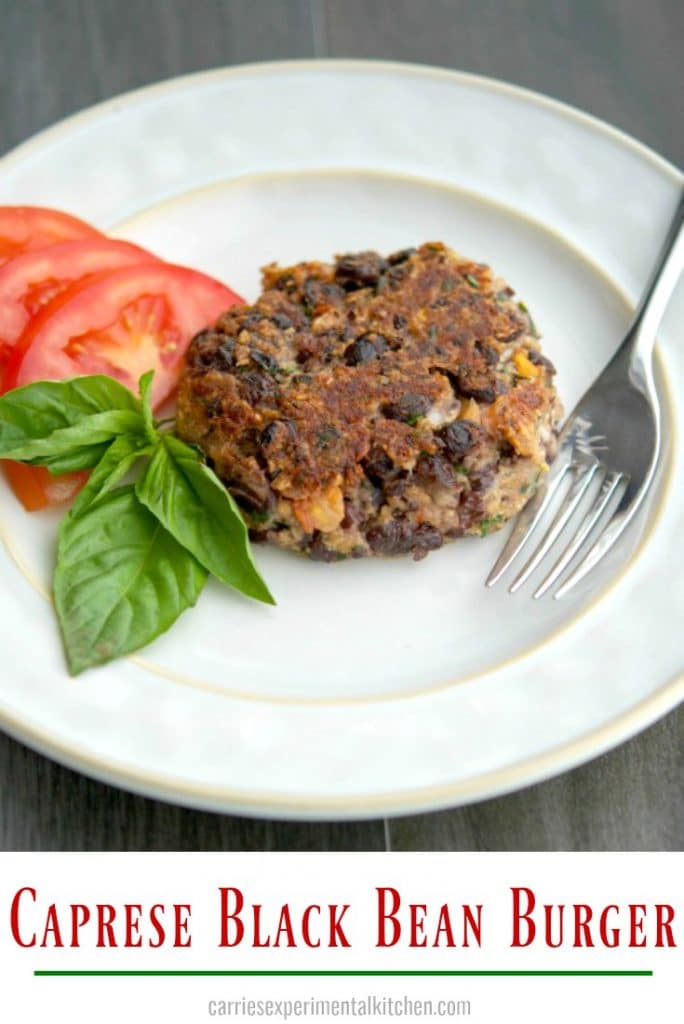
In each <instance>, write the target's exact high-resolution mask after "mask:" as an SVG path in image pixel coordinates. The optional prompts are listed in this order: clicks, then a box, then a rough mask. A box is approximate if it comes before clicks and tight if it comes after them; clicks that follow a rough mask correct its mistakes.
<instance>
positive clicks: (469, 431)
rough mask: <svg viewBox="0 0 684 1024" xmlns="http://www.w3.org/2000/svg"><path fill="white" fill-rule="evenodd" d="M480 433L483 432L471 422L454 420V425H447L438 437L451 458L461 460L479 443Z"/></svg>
mask: <svg viewBox="0 0 684 1024" xmlns="http://www.w3.org/2000/svg"><path fill="white" fill-rule="evenodd" d="M479 433H481V431H480V428H479V427H478V426H477V424H476V423H471V422H470V421H469V420H454V422H453V423H447V425H446V427H442V429H441V430H440V431H439V433H438V434H437V437H438V439H439V440H440V441H441V442H442V444H443V445H444V449H445V451H446V452H447V454H448V455H449V456H450V458H452V459H460V458H462V457H463V456H464V455H466V454H467V453H468V452H469V451H470V450H471V448H473V447H474V445H475V444H476V443H477V440H478V434H479Z"/></svg>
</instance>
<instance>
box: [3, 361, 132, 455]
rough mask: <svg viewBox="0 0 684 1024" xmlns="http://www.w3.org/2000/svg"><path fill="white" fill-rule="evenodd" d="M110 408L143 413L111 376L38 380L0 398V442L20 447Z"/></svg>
mask: <svg viewBox="0 0 684 1024" xmlns="http://www.w3.org/2000/svg"><path fill="white" fill-rule="evenodd" d="M112 409H117V410H122V409H125V410H128V411H129V412H137V413H140V412H142V405H141V402H140V399H139V398H136V396H135V395H134V394H133V393H132V392H131V391H129V390H128V388H125V387H124V386H123V384H119V382H118V381H116V380H113V379H112V378H111V377H104V376H99V375H96V376H93V377H74V378H73V380H60V381H37V382H36V383H35V384H28V385H27V386H26V387H23V388H17V389H16V390H15V391H8V392H7V394H6V395H3V396H2V398H0V445H1V446H2V448H8V447H10V446H19V445H20V444H25V443H27V442H28V441H34V440H36V439H37V438H46V437H49V436H50V434H52V433H53V432H54V431H55V430H63V429H64V428H65V427H71V426H73V425H74V424H75V423H78V422H79V420H82V419H83V418H84V417H85V416H93V415H95V413H98V412H109V411H110V410H112Z"/></svg>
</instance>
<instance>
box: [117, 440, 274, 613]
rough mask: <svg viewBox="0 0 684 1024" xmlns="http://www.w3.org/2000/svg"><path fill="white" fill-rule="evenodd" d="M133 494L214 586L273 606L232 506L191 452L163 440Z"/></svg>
mask: <svg viewBox="0 0 684 1024" xmlns="http://www.w3.org/2000/svg"><path fill="white" fill-rule="evenodd" d="M136 493H137V495H138V497H139V498H140V501H142V503H143V504H144V505H146V506H147V508H148V509H149V510H150V512H152V513H153V514H154V515H155V516H156V517H157V519H158V520H159V521H160V522H161V523H163V524H164V526H165V527H166V529H167V530H168V531H169V533H172V534H173V536H174V537H175V538H176V540H177V541H178V543H179V544H182V545H183V546H184V547H185V548H187V549H188V551H191V552H192V553H193V555H194V556H195V557H196V558H197V560H198V561H199V562H201V564H202V565H203V566H204V567H205V568H206V569H208V570H209V572H211V573H213V575H214V576H216V577H217V578H218V579H219V580H221V581H222V582H223V583H227V584H228V586H231V587H234V588H235V589H236V590H239V591H240V592H241V593H243V594H246V595H247V596H248V597H254V598H256V599H257V600H258V601H264V602H265V603H267V604H275V601H274V600H273V597H272V596H271V594H270V592H269V590H268V587H267V586H266V584H265V583H264V581H263V580H262V578H261V576H260V575H259V572H258V570H257V568H256V566H255V564H254V561H253V559H252V553H251V550H250V546H249V538H248V536H247V528H246V526H245V523H244V520H243V518H242V516H241V515H240V512H239V510H238V507H237V505H236V504H235V502H234V501H233V499H232V497H231V496H230V494H229V493H228V491H227V490H226V489H225V487H224V486H223V484H222V483H221V481H220V480H219V479H218V478H217V477H216V476H215V475H214V474H213V473H212V471H211V470H210V469H209V468H208V467H207V466H205V465H204V463H203V462H202V461H201V459H200V457H199V455H198V454H197V453H196V452H195V451H193V449H192V448H189V447H188V445H186V444H183V442H182V441H179V440H178V438H176V437H172V436H171V435H168V434H165V435H163V438H162V441H161V443H160V444H159V445H158V446H157V448H156V449H155V452H154V455H153V456H152V459H151V461H150V463H149V465H148V466H147V468H146V470H145V472H144V474H143V475H142V476H141V477H140V479H139V480H138V482H137V484H136Z"/></svg>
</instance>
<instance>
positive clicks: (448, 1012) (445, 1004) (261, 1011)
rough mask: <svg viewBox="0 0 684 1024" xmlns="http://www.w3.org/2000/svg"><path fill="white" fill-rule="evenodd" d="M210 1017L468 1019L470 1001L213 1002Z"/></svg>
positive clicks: (367, 997)
mask: <svg viewBox="0 0 684 1024" xmlns="http://www.w3.org/2000/svg"><path fill="white" fill-rule="evenodd" d="M207 1010H208V1014H209V1016H210V1017H275V1018H276V1019H277V1020H290V1018H292V1017H313V1018H320V1017H370V1018H372V1017H469V1016H470V1000H469V999H411V997H410V996H407V995H401V996H386V995H381V996H378V995H365V996H351V997H349V998H347V999H319V998H316V997H314V996H308V997H306V998H304V999H247V998H245V997H244V996H243V997H241V998H239V999H210V1000H209V1003H208V1006H207Z"/></svg>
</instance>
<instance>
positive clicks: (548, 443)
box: [177, 242, 561, 561]
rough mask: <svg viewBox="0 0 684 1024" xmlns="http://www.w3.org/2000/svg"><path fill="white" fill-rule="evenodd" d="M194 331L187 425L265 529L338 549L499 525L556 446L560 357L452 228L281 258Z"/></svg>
mask: <svg viewBox="0 0 684 1024" xmlns="http://www.w3.org/2000/svg"><path fill="white" fill-rule="evenodd" d="M263 289H264V290H263V292H262V294H261V295H260V296H259V298H258V299H257V301H256V302H255V303H254V304H253V305H251V306H234V307H233V308H231V309H230V310H228V312H227V313H225V314H224V315H223V316H222V317H221V318H220V319H219V320H218V322H217V323H216V324H215V325H214V326H213V327H211V328H209V329H208V330H205V331H202V333H201V334H198V335H197V337H196V338H195V339H194V340H193V342H192V344H191V346H190V349H189V351H188V356H187V365H186V367H185V369H184V371H183V374H182V377H181V380H180V386H179V404H178V424H177V426H178V430H179V433H180V435H181V436H182V437H183V438H184V439H185V440H186V441H189V442H191V443H194V444H196V445H198V446H199V447H200V448H201V449H202V450H203V451H204V453H205V454H206V456H207V458H208V459H209V460H210V462H211V464H212V465H213V467H214V469H215V471H216V472H217V473H218V475H219V476H220V477H221V479H222V480H223V481H224V482H225V484H226V486H227V487H228V488H229V490H230V491H231V492H232V494H233V496H234V497H235V499H236V500H237V501H238V503H239V504H240V506H241V508H242V510H243V511H244V514H245V518H246V519H247V522H248V524H249V526H250V529H251V532H252V536H253V537H255V538H256V539H263V540H267V541H272V542H273V543H275V544H278V545H280V546H281V547H285V548H289V549H292V550H295V551H303V552H306V553H308V554H309V555H310V556H311V557H312V558H316V559H320V560H323V561H332V560H336V559H339V558H343V557H345V556H349V555H350V556H352V557H355V558H357V557H361V556H363V555H395V554H407V553H411V554H412V555H413V557H414V558H422V557H423V556H424V555H426V554H427V553H428V552H429V551H432V550H434V549H435V548H439V547H441V546H442V544H443V543H444V541H445V540H451V539H453V538H455V537H461V536H462V535H463V534H485V533H487V532H488V531H489V530H490V529H494V528H497V527H499V526H500V525H501V524H502V523H504V522H505V521H506V520H507V519H509V518H510V517H511V516H512V515H514V514H515V513H516V512H517V511H518V510H519V509H520V508H521V507H522V505H523V504H524V503H525V502H526V501H527V499H528V498H529V496H530V493H531V492H532V491H533V490H534V488H535V486H536V483H537V481H538V479H539V478H540V476H541V474H542V473H544V472H545V471H546V469H547V463H548V461H549V460H550V458H551V457H552V456H553V454H554V445H555V429H556V426H557V424H558V421H559V418H560V415H561V407H560V404H559V401H558V398H557V396H556V392H555V388H554V386H553V375H554V372H555V371H554V368H553V366H552V364H551V363H550V362H549V360H548V359H546V358H545V357H544V356H543V355H541V353H540V351H539V343H538V340H537V333H536V330H535V327H534V324H533V322H532V320H531V318H530V317H529V315H528V313H527V308H526V306H525V305H524V304H523V303H522V302H517V301H515V299H514V297H513V291H512V289H511V288H509V287H507V286H506V284H505V283H504V282H502V281H500V280H496V279H495V278H493V277H492V273H491V271H490V269H489V268H488V267H487V266H485V265H483V264H481V263H472V262H470V261H469V260H465V259H462V258H461V257H460V256H458V255H456V253H454V252H453V251H452V250H450V249H448V248H447V247H446V246H444V245H442V244H441V243H439V242H428V243H426V244H425V245H422V246H420V248H418V249H405V250H403V251H401V252H396V253H393V254H392V255H391V256H388V257H386V258H385V257H382V256H380V255H378V253H376V252H360V253H354V254H347V255H343V256H338V257H337V258H336V260H335V262H334V263H332V264H331V263H318V262H311V263H298V264H297V265H296V266H293V267H279V266H276V265H275V264H271V265H269V266H267V267H265V268H264V271H263Z"/></svg>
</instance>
